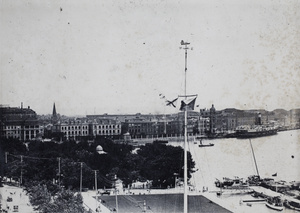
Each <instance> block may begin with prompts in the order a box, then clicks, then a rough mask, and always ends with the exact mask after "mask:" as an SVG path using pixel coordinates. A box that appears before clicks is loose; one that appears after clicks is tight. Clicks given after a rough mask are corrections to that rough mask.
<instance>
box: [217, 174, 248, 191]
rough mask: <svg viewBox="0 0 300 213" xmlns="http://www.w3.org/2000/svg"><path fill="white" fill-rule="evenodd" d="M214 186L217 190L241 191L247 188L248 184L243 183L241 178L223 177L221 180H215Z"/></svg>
mask: <svg viewBox="0 0 300 213" xmlns="http://www.w3.org/2000/svg"><path fill="white" fill-rule="evenodd" d="M215 185H216V187H218V188H227V189H241V188H248V187H249V184H248V183H247V182H246V181H244V179H243V178H239V177H237V176H236V177H234V178H228V177H223V180H222V181H221V180H219V179H217V180H216V181H215Z"/></svg>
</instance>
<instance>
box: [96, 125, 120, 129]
mask: <svg viewBox="0 0 300 213" xmlns="http://www.w3.org/2000/svg"><path fill="white" fill-rule="evenodd" d="M97 127H98V129H111V128H113V129H114V128H121V125H99V126H94V128H97Z"/></svg>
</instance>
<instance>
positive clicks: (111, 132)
mask: <svg viewBox="0 0 300 213" xmlns="http://www.w3.org/2000/svg"><path fill="white" fill-rule="evenodd" d="M115 133H116V134H120V133H121V131H120V130H102V131H101V130H99V131H98V134H99V135H101V134H115Z"/></svg>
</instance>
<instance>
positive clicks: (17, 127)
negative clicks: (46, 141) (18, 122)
mask: <svg viewBox="0 0 300 213" xmlns="http://www.w3.org/2000/svg"><path fill="white" fill-rule="evenodd" d="M5 127H6V129H21V126H4V129H5ZM24 128H25V129H38V128H39V126H25V127H24Z"/></svg>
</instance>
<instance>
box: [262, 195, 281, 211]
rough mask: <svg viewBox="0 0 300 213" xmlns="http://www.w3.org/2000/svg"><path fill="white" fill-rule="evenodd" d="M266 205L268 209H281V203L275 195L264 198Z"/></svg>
mask: <svg viewBox="0 0 300 213" xmlns="http://www.w3.org/2000/svg"><path fill="white" fill-rule="evenodd" d="M266 201H267V202H266V206H267V207H268V208H270V209H273V210H277V211H282V210H283V203H282V200H281V198H280V197H279V196H277V197H269V198H267V200H266Z"/></svg>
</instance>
